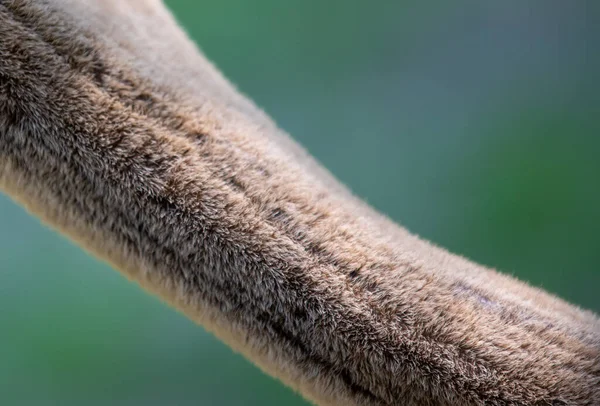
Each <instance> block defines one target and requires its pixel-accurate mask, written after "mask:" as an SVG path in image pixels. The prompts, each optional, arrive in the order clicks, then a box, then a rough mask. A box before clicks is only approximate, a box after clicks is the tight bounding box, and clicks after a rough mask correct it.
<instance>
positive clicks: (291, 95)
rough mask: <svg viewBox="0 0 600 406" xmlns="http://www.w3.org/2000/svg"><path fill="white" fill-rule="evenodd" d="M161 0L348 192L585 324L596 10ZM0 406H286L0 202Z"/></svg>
mask: <svg viewBox="0 0 600 406" xmlns="http://www.w3.org/2000/svg"><path fill="white" fill-rule="evenodd" d="M167 3H168V5H169V6H170V7H171V8H172V10H173V11H174V13H175V15H176V16H177V18H178V19H179V20H180V21H181V22H182V24H183V25H184V27H185V28H186V30H187V31H188V32H189V33H190V35H191V36H192V37H193V38H194V39H195V40H196V41H197V42H198V43H199V44H200V45H201V47H202V49H203V50H204V51H205V52H206V54H207V55H208V56H209V58H211V59H212V60H214V61H215V63H216V64H217V65H218V66H219V67H220V68H221V69H222V70H223V71H224V73H225V74H226V75H227V76H228V77H229V78H230V79H231V80H232V81H233V82H234V83H235V84H236V85H237V86H238V87H239V88H240V89H241V90H242V91H243V92H244V93H246V94H247V95H249V96H250V97H251V98H253V99H254V100H255V101H256V102H257V103H258V104H259V105H260V106H261V107H263V108H264V109H265V110H266V111H267V112H268V113H269V114H271V115H272V116H273V117H274V118H275V120H276V121H277V122H278V123H279V124H280V125H281V126H282V127H283V128H284V129H286V130H287V131H289V132H290V133H291V134H293V135H294V137H295V138H296V139H297V140H298V141H300V142H301V143H302V144H303V145H304V146H305V147H307V148H308V149H309V150H310V151H311V152H312V153H313V154H314V155H315V156H316V157H317V158H318V159H319V160H321V161H322V162H323V163H324V164H325V165H326V166H327V167H328V168H329V169H330V170H331V171H332V172H333V173H334V174H335V175H336V176H338V177H339V178H340V179H341V180H342V181H344V182H345V183H347V184H348V185H349V186H350V187H351V188H352V190H353V191H354V192H355V193H356V194H358V195H359V196H361V197H363V198H365V199H366V200H367V201H368V202H369V203H371V204H372V205H373V206H375V207H376V208H378V209H379V210H381V211H383V212H385V213H387V214H388V215H390V216H391V217H392V218H394V219H395V220H397V221H398V222H400V223H402V224H403V225H405V226H406V227H408V228H409V229H410V230H412V231H413V232H415V233H417V234H419V235H421V236H423V237H424V238H427V239H430V240H433V241H435V242H436V243H438V244H440V245H442V246H444V247H447V248H448V249H450V250H452V251H455V252H457V253H460V254H462V255H465V256H467V257H469V258H472V259H474V260H476V261H478V262H481V263H483V264H486V265H489V266H493V267H496V268H498V269H501V270H503V271H505V272H508V273H511V274H514V275H517V276H518V277H519V278H521V279H524V280H526V281H529V282H530V283H531V284H533V285H537V286H542V287H544V288H545V289H547V290H549V291H551V292H554V293H556V294H558V295H560V296H562V297H564V298H565V299H567V300H569V301H571V302H573V303H576V304H578V305H581V306H583V307H586V308H589V309H592V310H595V311H597V312H598V311H600V269H599V267H600V236H599V230H600V180H599V176H600V97H599V91H600V82H599V81H600V77H599V76H600V75H599V73H600V52H598V40H600V2H597V1H593V0H590V1H584V0H580V1H570V2H567V1H561V0H540V1H522V0H514V1H513V0H502V1H464V0H457V1H453V2H435V5H434V3H433V2H421V1H416V0H414V1H400V0H395V1H393V0H390V1H384V0H380V1H366V0H362V1H358V0H285V1H282V0H255V1H247V0H203V1H192V0H188V1H185V0H172V1H167ZM0 404H2V405H61V406H62V405H78V406H79V405H107V404H109V405H183V406H186V405H282V404H285V405H301V404H304V401H303V400H302V399H300V397H299V396H297V395H295V394H294V393H292V392H291V391H290V390H288V389H287V388H285V387H283V386H282V385H281V384H279V383H278V382H276V381H274V380H272V379H271V378H269V377H267V376H265V375H264V374H262V373H261V372H260V371H259V370H258V369H257V368H255V367H254V366H253V365H251V364H250V363H248V362H247V361H245V360H244V359H242V358H241V357H240V356H239V355H237V354H234V353H233V352H232V351H230V350H229V349H228V348H227V347H225V346H224V345H222V344H221V343H220V342H218V341H217V340H216V339H214V338H213V337H212V336H211V335H209V334H208V333H206V332H204V331H203V329H202V328H201V327H198V326H196V325H193V324H192V323H191V322H190V321H188V320H187V319H185V318H184V317H183V316H181V315H180V314H178V313H176V312H175V311H174V310H171V309H170V308H168V307H166V306H165V305H164V304H162V303H161V302H160V301H159V300H157V299H156V298H154V297H151V296H149V295H147V294H146V293H144V292H143V291H142V290H141V289H140V288H138V287H137V286H136V285H134V284H132V283H130V282H128V281H126V280H125V279H124V278H122V277H121V276H120V275H119V274H117V273H116V272H114V271H112V270H111V269H110V268H109V267H108V266H106V265H105V264H103V263H100V262H99V261H97V260H95V259H93V258H91V257H89V256H88V255H86V254H85V253H84V252H82V251H81V250H80V249H79V248H77V247H75V246H74V245H73V244H71V243H70V242H68V241H66V240H65V239H64V238H62V237H61V236H59V235H57V234H56V233H54V232H52V231H50V230H48V229H47V228H45V227H43V226H42V225H40V223H39V222H38V221H37V220H36V219H34V218H32V217H30V216H29V215H27V214H26V213H25V212H24V211H23V210H22V209H20V208H19V207H17V206H15V205H14V204H13V203H12V202H10V201H9V200H8V199H7V198H6V197H4V196H2V197H0Z"/></svg>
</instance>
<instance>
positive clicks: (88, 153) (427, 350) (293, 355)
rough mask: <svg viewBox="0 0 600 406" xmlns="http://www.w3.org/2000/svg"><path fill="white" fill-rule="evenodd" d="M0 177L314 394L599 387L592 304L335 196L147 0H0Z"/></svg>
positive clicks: (439, 395)
mask: <svg viewBox="0 0 600 406" xmlns="http://www.w3.org/2000/svg"><path fill="white" fill-rule="evenodd" d="M0 188H1V189H2V190H4V191H5V192H6V193H7V194H8V195H10V196H12V197H13V198H14V199H16V200H17V201H19V202H20V203H22V204H23V205H24V206H26V207H27V208H28V209H29V210H31V211H32V212H33V213H34V214H35V215H37V216H39V217H40V218H42V219H43V220H45V221H46V222H48V223H49V224H51V225H52V226H54V227H56V228H58V229H60V230H61V231H62V232H64V233H65V234H67V235H69V236H70V237H71V238H73V239H75V240H76V241H78V242H79V243H80V244H81V245H83V246H85V247H86V248H87V249H89V250H90V251H91V252H93V253H95V254H97V255H99V256H100V257H102V258H104V259H106V260H107V261H109V262H110V263H112V264H113V265H114V266H115V267H116V268H117V269H119V270H120V271H122V272H123V273H124V274H125V275H127V276H128V277H130V278H131V279H133V280H135V281H137V282H139V283H140V284H141V285H142V286H144V287H145V288H147V289H148V290H150V291H151V292H154V293H155V294H157V295H159V296H160V297H162V298H163V299H165V300H166V301H167V302H169V303H170V304H171V305H173V306H175V307H177V308H179V309H180V310H182V311H183V312H184V313H185V314H186V315H188V316H189V317H190V318H192V319H193V320H195V321H197V322H199V323H201V324H203V325H205V326H207V327H208V328H209V329H210V330H211V331H213V332H215V334H216V335H218V336H219V337H220V338H222V339H223V340H224V341H226V342H227V343H228V344H229V345H231V346H232V347H233V348H235V349H237V350H239V351H241V352H242V353H243V354H245V355H246V356H247V357H249V358H250V359H252V360H253V361H254V362H256V363H257V364H258V365H259V366H260V367H261V368H263V369H264V370H265V371H267V372H268V373H270V374H273V375H275V376H277V377H279V378H280V379H282V380H283V381H284V382H286V383H287V384H289V385H291V386H292V387H294V388H296V389H298V390H299V391H300V392H301V393H302V394H304V395H305V396H306V397H307V398H308V399H311V400H313V401H314V402H316V403H318V404H322V405H352V404H354V405H392V404H399V405H470V404H480V405H483V404H490V405H520V404H524V405H538V404H539V405H559V404H565V405H599V404H600V321H599V320H598V318H597V317H596V316H595V315H593V314H592V313H590V312H587V311H583V310H580V309H578V308H576V307H574V306H572V305H570V304H568V303H565V302H564V301H562V300H560V299H558V298H556V297H553V296H551V295H549V294H547V293H545V292H543V291H541V290H538V289H535V288H532V287H529V286H527V285H525V284H523V283H521V282H519V281H516V280H515V279H513V278H510V277H508V276H505V275H502V274H499V273H497V272H495V271H493V270H489V269H486V268H483V267H481V266H479V265H476V264H473V263H471V262H469V261H467V260H465V259H463V258H460V257H457V256H455V255H452V254H450V253H447V252H446V251H444V250H442V249H440V248H437V247H434V246H432V245H431V244H429V243H427V242H424V241H421V240H419V239H418V238H416V237H414V236H411V235H410V234H409V233H407V232H406V231H405V230H404V229H402V228H400V227H398V226H397V225H395V224H393V223H392V222H390V221H389V220H387V219H385V218H384V217H383V216H381V215H379V214H378V213H376V212H374V211H373V210H372V209H370V208H369V207H368V206H367V205H365V204H364V203H362V202H360V201H359V200H357V199H356V198H354V197H353V196H351V194H350V193H349V192H348V191H347V190H346V189H345V188H344V187H343V186H341V185H339V184H338V183H337V181H335V180H334V179H333V178H332V177H331V176H330V175H329V174H328V173H327V171H326V170H324V169H323V168H322V167H320V166H319V165H318V164H317V163H316V162H314V161H313V160H312V158H311V157H310V156H309V155H307V154H306V153H305V152H304V151H303V150H302V149H301V148H300V147H298V146H297V145H296V144H295V143H294V142H293V141H292V140H291V139H290V138H289V137H288V136H287V135H286V134H284V133H283V132H281V131H280V130H279V129H278V128H277V127H276V126H275V124H273V123H272V122H271V120H270V119H269V118H268V117H267V116H265V115H264V114H263V113H262V112H261V111H260V110H259V109H257V108H256V107H255V106H254V105H253V104H252V103H251V102H250V101H248V100H246V99H245V98H244V97H242V96H240V95H239V94H238V93H237V92H236V91H235V90H234V89H233V88H232V87H231V86H230V85H229V84H228V83H227V81H226V80H225V79H224V78H223V77H222V76H221V75H220V74H219V73H218V71H217V70H215V69H214V67H212V65H211V64H210V63H209V62H208V61H207V60H206V59H205V58H204V57H203V56H202V55H201V54H200V53H199V52H198V51H197V50H196V49H195V47H194V46H193V44H192V43H191V42H190V41H189V40H188V39H187V38H186V36H185V35H184V34H183V33H182V32H181V31H180V29H179V28H178V27H177V25H176V24H175V22H174V21H173V19H172V17H171V16H170V15H169V13H168V12H167V11H166V10H165V9H164V7H163V5H162V4H161V3H160V2H159V1H158V0H147V1H143V0H130V1H119V0H85V1H82V0H37V1H35V0H0Z"/></svg>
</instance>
